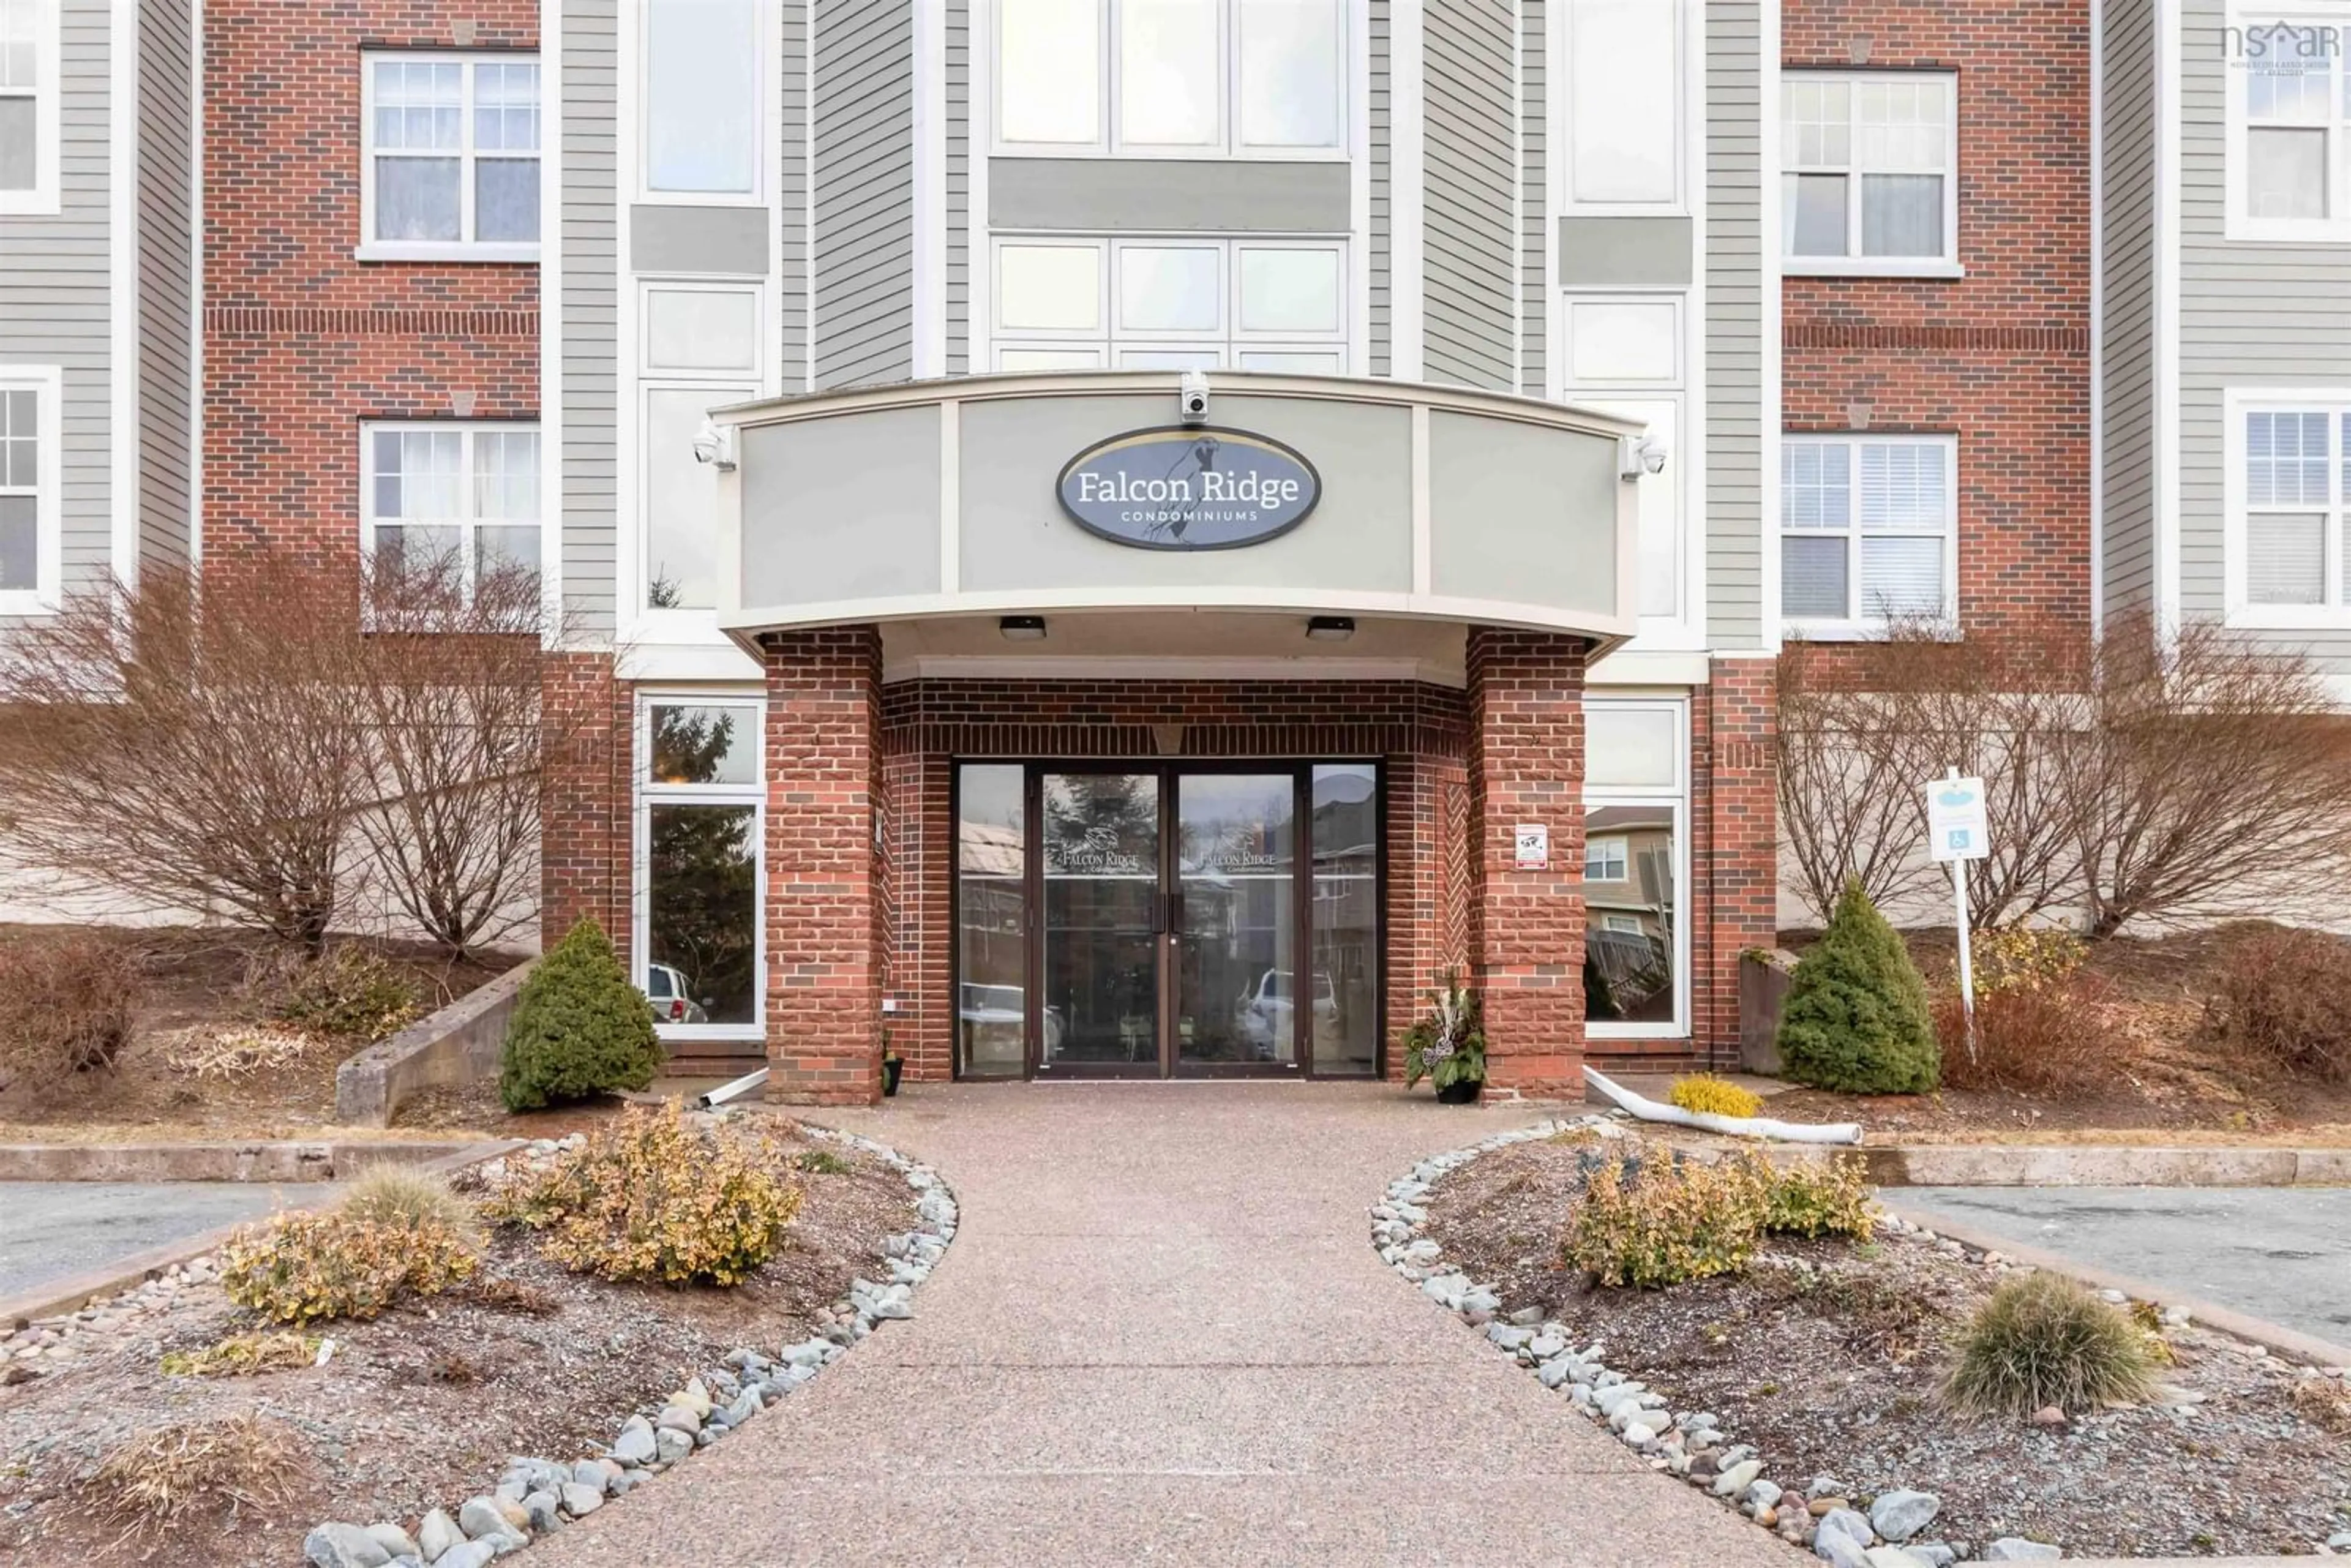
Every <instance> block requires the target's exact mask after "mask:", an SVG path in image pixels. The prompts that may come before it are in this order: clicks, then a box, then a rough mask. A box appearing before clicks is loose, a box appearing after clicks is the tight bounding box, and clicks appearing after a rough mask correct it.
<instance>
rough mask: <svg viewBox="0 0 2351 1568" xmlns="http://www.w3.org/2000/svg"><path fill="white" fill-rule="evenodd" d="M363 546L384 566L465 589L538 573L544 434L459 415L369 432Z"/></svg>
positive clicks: (364, 436) (363, 436)
mask: <svg viewBox="0 0 2351 1568" xmlns="http://www.w3.org/2000/svg"><path fill="white" fill-rule="evenodd" d="M360 487H361V493H362V495H363V497H364V501H363V504H362V505H361V507H360V548H361V549H363V550H365V551H366V552H367V553H368V555H369V558H370V559H371V560H372V561H373V563H374V565H375V568H376V570H378V571H380V572H392V573H407V574H412V575H422V576H424V577H426V578H427V579H428V580H440V581H444V582H446V583H447V584H449V585H451V586H453V587H460V588H462V590H463V591H465V592H468V593H470V592H472V591H474V589H475V587H476V586H477V585H478V584H480V583H481V581H482V580H484V579H485V578H486V576H487V575H488V574H490V573H493V572H498V573H516V574H521V575H524V576H527V577H529V578H531V579H534V580H535V579H536V578H537V577H538V570H539V511H540V508H539V495H538V489H539V486H538V429H537V427H535V426H532V425H528V424H498V423H486V422H485V423H456V422H454V421H441V422H437V423H413V424H370V425H367V426H366V427H364V428H363V429H362V430H361V431H360Z"/></svg>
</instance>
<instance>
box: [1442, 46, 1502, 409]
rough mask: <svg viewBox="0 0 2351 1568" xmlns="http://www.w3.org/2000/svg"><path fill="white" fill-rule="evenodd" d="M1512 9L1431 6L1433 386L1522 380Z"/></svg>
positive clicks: (1498, 387)
mask: <svg viewBox="0 0 2351 1568" xmlns="http://www.w3.org/2000/svg"><path fill="white" fill-rule="evenodd" d="M1513 10H1514V7H1513V6H1512V5H1511V4H1510V0H1429V4H1428V6H1427V10H1426V32H1425V42H1424V44H1423V59H1424V65H1425V71H1426V76H1425V80H1424V83H1423V87H1424V91H1425V94H1426V115H1425V120H1424V124H1425V126H1426V138H1427V142H1426V172H1427V191H1426V195H1425V197H1424V202H1425V207H1424V211H1425V213H1426V224H1425V225H1424V229H1425V235H1424V238H1423V239H1422V242H1421V245H1422V255H1423V257H1424V265H1425V267H1426V275H1425V287H1424V299H1425V303H1424V306H1423V310H1424V323H1425V325H1424V331H1425V332H1426V346H1425V347H1424V349H1423V364H1424V367H1425V369H1426V373H1427V379H1428V380H1430V381H1432V382H1458V383H1461V384H1464V385H1468V386H1475V387H1488V388H1491V389H1493V390H1495V391H1498V392H1509V391H1510V390H1512V388H1513V387H1514V386H1515V385H1516V383H1517V380H1518V374H1517V366H1516V347H1515V343H1514V341H1513V340H1514V339H1515V337H1516V335H1517V331H1518V321H1517V317H1518V311H1517V308H1516V296H1517V291H1518V268H1517V267H1516V266H1515V265H1514V257H1515V256H1516V254H1517V249H1518V243H1519V236H1518V235H1516V234H1515V233H1514V232H1513V230H1514V225H1515V217H1516V204H1515V202H1514V200H1513V192H1514V189H1515V186H1516V183H1517V180H1518V177H1519V173H1518V166H1517V165H1518V159H1517V152H1516V148H1515V147H1514V145H1513V143H1514V141H1515V136H1514V127H1515V125H1516V122H1517V115H1518V106H1517V103H1516V96H1517V94H1516V90H1515V89H1516V81H1515V78H1516V75H1517V61H1516V53H1517V41H1516V38H1515V37H1514V36H1513V35H1514V27H1515V18H1514V16H1513V14H1512V13H1513Z"/></svg>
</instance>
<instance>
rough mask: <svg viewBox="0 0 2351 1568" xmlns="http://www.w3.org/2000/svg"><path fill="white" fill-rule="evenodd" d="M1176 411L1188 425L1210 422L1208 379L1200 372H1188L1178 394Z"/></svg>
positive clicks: (1185, 373) (1176, 395)
mask: <svg viewBox="0 0 2351 1568" xmlns="http://www.w3.org/2000/svg"><path fill="white" fill-rule="evenodd" d="M1175 411H1176V413H1180V414H1181V415H1183V418H1184V423H1186V424H1205V423H1207V420H1208V378H1207V376H1206V375H1205V374H1203V373H1202V372H1200V371H1185V372H1184V381H1183V384H1182V387H1181V390H1179V391H1178V392H1177V393H1176V394H1175Z"/></svg>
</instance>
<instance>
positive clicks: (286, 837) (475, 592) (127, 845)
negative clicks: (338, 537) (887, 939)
mask: <svg viewBox="0 0 2351 1568" xmlns="http://www.w3.org/2000/svg"><path fill="white" fill-rule="evenodd" d="M560 631H561V625H560V622H559V621H550V620H549V612H546V611H545V610H544V607H543V605H542V601H541V591H540V586H539V579H538V572H537V570H535V569H534V568H531V567H528V566H525V565H496V564H488V563H486V564H484V565H483V566H482V567H481V568H479V569H478V570H475V569H470V568H466V567H465V566H464V565H463V563H461V562H459V561H457V560H456V559H455V558H449V559H442V560H437V561H434V560H425V561H419V560H417V559H414V557H413V555H412V556H408V557H404V558H402V559H401V560H400V561H399V562H398V563H396V566H395V565H393V564H392V563H387V564H386V565H384V566H382V567H377V566H366V567H362V566H360V565H359V564H357V563H355V562H349V561H347V562H344V563H341V564H340V565H334V566H318V565H314V564H310V563H307V562H303V561H299V560H297V559H294V558H292V557H290V556H283V555H279V554H276V553H274V552H269V551H261V552H255V553H253V554H251V555H250V556H241V557H240V559H239V560H238V563H237V566H236V570H235V571H234V572H231V573H214V574H212V575H209V576H207V577H205V578H204V580H202V581H201V582H199V581H198V580H197V579H196V578H195V577H194V576H193V575H192V574H191V573H190V572H188V571H187V570H182V569H176V568H165V569H158V570H153V571H151V572H149V573H147V574H145V575H144V576H142V577H141V580H139V582H138V583H137V584H135V585H131V584H121V583H116V584H110V585H109V586H108V587H106V588H104V589H102V590H99V591H94V592H91V593H87V594H82V595H78V596H76V597H73V598H71V599H69V600H68V602H67V603H66V605H65V606H64V608H63V609H62V610H61V611H60V612H59V613H57V615H55V616H51V617H47V618H45V619H43V620H40V621H37V622H31V623H30V624H28V625H27V626H26V627H24V628H20V629H18V630H17V632H16V633H15V634H14V635H12V636H11V637H10V639H9V640H8V643H7V646H6V647H5V650H0V693H5V697H6V699H7V702H8V705H9V706H8V707H7V708H6V710H5V712H0V802H5V811H6V814H7V817H8V819H9V825H10V827H11V828H12V829H13V831H14V834H15V836H16V840H17V841H18V842H19V843H20V844H21V846H22V848H23V850H24V852H26V855H27V857H28V858H30V859H34V860H38V861H46V862H48V863H50V864H53V865H56V866H57V867H58V868H60V869H62V870H64V871H67V872H68V873H73V874H75V875H77V876H79V877H81V878H84V879H86V880H88V881H89V882H92V883H97V884H99V885H100V886H102V887H105V888H107V889H109V890H110V891H111V892H112V893H114V894H117V895H119V896H120V897H122V898H124V899H125V900H126V901H128V902H130V903H131V904H137V905H140V906H143V907H147V908H153V909H162V910H170V911H176V912H179V913H182V914H185V915H193V916H196V917H199V918H211V919H217V918H221V917H223V916H225V917H226V918H228V919H229V920H230V921H232V922H234V923H235V924H237V925H243V926H246V927H247V928H249V929H254V930H260V931H266V932H269V933H272V934H274V935H276V936H280V937H282V938H284V939H286V940H287V941H288V942H290V943H293V944H296V945H297V946H299V947H301V948H302V949H303V950H304V951H306V952H308V953H310V954H312V955H314V956H315V955H317V954H318V953H319V952H321V951H322V950H323V948H324V946H325V942H326V934H327V932H328V930H329V927H330V925H332V924H333V922H334V921H335V919H336V916H337V915H338V913H339V912H347V911H348V908H349V905H350V903H351V897H350V895H351V894H352V892H353V886H354V884H355V883H359V882H360V881H361V880H362V878H361V876H360V873H362V872H364V873H368V875H367V877H366V878H365V880H367V881H369V882H371V883H372V886H373V887H374V889H375V890H376V891H378V892H380V894H381V896H382V897H383V898H384V899H385V900H386V901H388V903H389V904H391V906H392V907H393V908H394V909H396V910H398V911H399V912H401V913H402V914H403V915H406V916H407V917H408V918H409V919H411V920H413V922H414V923H415V925H416V926H417V928H418V929H419V930H420V931H422V933H423V935H424V936H428V937H430V938H431V939H433V940H434V942H436V943H438V944H440V945H441V946H443V947H444V948H445V949H446V950H448V951H449V952H450V953H451V954H453V955H464V954H466V953H470V952H473V951H475V950H476V949H478V948H480V947H482V946H486V945H488V944H491V943H493V942H495V941H496V939H497V938H498V937H499V936H502V935H504V934H505V933H506V932H507V930H509V929H510V928H511V927H512V926H513V925H516V924H517V922H518V921H520V920H523V919H526V918H528V915H529V914H530V906H531V894H532V890H533V883H534V882H535V880H536V876H537V871H538V867H537V860H536V851H537V847H538V826H539V798H540V789H541V785H542V780H543V775H544V773H545V771H546V768H547V764H548V760H549V757H550V755H560V754H562V753H561V749H560V748H565V747H570V746H571V745H573V744H574V741H573V739H572V737H571V733H569V732H565V731H562V730H559V729H553V728H549V727H548V726H547V724H546V722H545V718H544V714H543V706H542V704H541V701H540V683H541V674H542V653H541V647H542V639H543V638H546V637H548V636H550V635H559V632H560ZM583 722H584V721H583Z"/></svg>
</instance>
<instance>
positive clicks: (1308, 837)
mask: <svg viewBox="0 0 2351 1568" xmlns="http://www.w3.org/2000/svg"><path fill="white" fill-rule="evenodd" d="M1016 779H1018V780H1019V783H1020V785H1021V786H1022V788H1021V794H1022V796H1023V797H1024V799H1023V800H1022V801H1021V809H1020V810H1019V813H1018V820H1017V822H1016V820H1015V817H1014V813H1013V811H1012V810H1010V808H1011V805H1012V802H1011V800H1009V799H1008V798H1007V797H1008V795H1009V794H1010V788H1009V787H1010V786H1012V785H1013V784H1014V783H1015V781H1016ZM959 789H960V791H961V794H962V797H963V805H962V807H961V808H960V810H959V811H958V816H959V817H960V818H961V819H962V821H961V824H960V837H961V841H962V845H963V848H962V851H961V853H960V854H959V874H960V877H961V880H960V882H959V887H958V914H957V925H958V927H959V930H958V950H959V956H958V986H959V990H960V993H961V998H962V1000H961V1012H962V1021H963V1029H962V1033H963V1035H964V1037H965V1040H964V1045H965V1050H964V1052H963V1058H964V1059H963V1061H962V1068H963V1071H965V1072H966V1073H967V1074H975V1075H980V1074H987V1073H990V1072H1004V1071H1015V1070H1018V1069H1019V1068H1021V1067H1025V1068H1026V1069H1027V1070H1029V1071H1033V1072H1035V1073H1036V1074H1038V1075H1040V1076H1045V1077H1078V1076H1134V1077H1152V1076H1167V1075H1174V1074H1216V1073H1258V1074H1269V1075H1276V1076H1279V1075H1285V1074H1297V1073H1301V1072H1305V1071H1315V1072H1319V1073H1343V1072H1349V1071H1357V1072H1369V1071H1373V1069H1374V1065H1375V1058H1376V1044H1377V1039H1378V1033H1377V1031H1378V1018H1377V1011H1378V1001H1377V995H1376V973H1377V961H1376V954H1377V947H1378V933H1377V925H1376V905H1377V894H1376V876H1377V865H1376V852H1375V849H1374V844H1375V841H1376V828H1375V821H1376V814H1377V779H1376V773H1375V770H1374V767H1373V765H1371V764H1368V763H1362V764H1331V765H1311V764H1299V765H1288V764H1270V765H1269V764H1258V765H1255V766H1251V765H1247V764H1231V765H1227V766H1215V767H1203V766H1200V765H1196V764H1185V765H1180V766H1177V765H1167V766H1152V765H1138V764H1117V765H1104V766H1055V765H1050V764H1040V765H1033V766H1031V767H1029V768H1021V767H1020V766H1019V765H1009V766H1007V765H984V764H975V765H967V767H966V768H964V769H963V770H962V774H961V782H960V785H959ZM1326 796H1327V797H1329V799H1328V800H1325V799H1324V797H1326ZM991 801H992V802H993V804H991V803H990V802H991ZM1031 846H1033V848H1032V847H1031ZM1016 856H1017V860H1016ZM1016 864H1017V866H1018V871H1019V882H1020V883H1021V884H1022V885H1021V887H1020V888H1019V891H1018V892H1017V893H1016V892H1015V891H1014V890H1013V888H1012V887H1010V886H1009V885H1008V883H1010V881H1011V876H1012V873H1014V872H1015V869H1016ZM991 868H992V870H993V872H994V873H995V874H994V875H993V876H992V877H991V876H989V875H987V872H988V871H989V870H990V869H991ZM1016 931H1018V932H1019V936H1020V937H1021V938H1025V939H1019V940H1017V947H1018V948H1019V949H1021V951H1018V952H1016V951H1015V950H1014V948H1015V946H1016V939H1015V936H1014V934H1015V932H1016ZM1301 955H1305V956H1306V961H1305V962H1301ZM1016 1026H1017V1038H1018V1040H1019V1045H1018V1059H1017V1061H1016V1060H1015V1043H1014V1041H1015V1034H1016Z"/></svg>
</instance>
